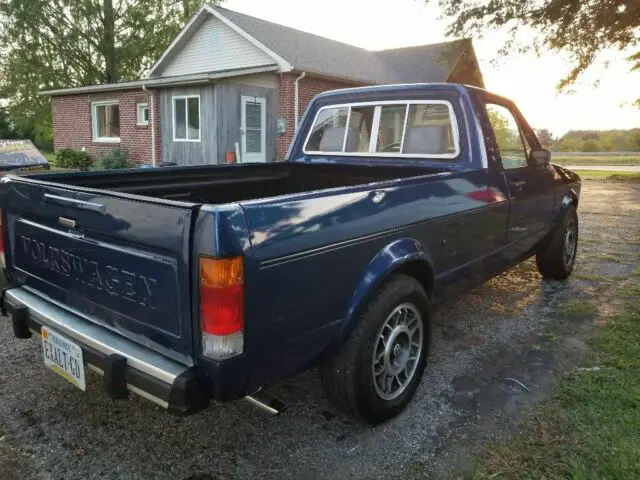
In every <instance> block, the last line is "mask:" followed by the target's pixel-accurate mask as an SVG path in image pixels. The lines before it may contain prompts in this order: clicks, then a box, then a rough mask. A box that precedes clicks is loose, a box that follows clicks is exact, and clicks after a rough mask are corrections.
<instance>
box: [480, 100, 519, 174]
mask: <svg viewBox="0 0 640 480" xmlns="http://www.w3.org/2000/svg"><path fill="white" fill-rule="evenodd" d="M486 107H487V115H488V117H489V122H490V123H491V127H492V128H493V132H494V135H495V137H496V144H497V146H498V150H499V153H500V158H501V160H502V167H503V168H505V169H512V168H522V167H526V166H527V165H528V164H527V157H528V150H529V148H528V146H527V145H526V143H525V140H524V139H523V137H522V135H521V134H520V128H519V127H518V122H517V121H516V119H515V117H514V116H513V113H511V111H510V110H509V109H508V108H506V107H503V106H501V105H495V104H487V105H486Z"/></svg>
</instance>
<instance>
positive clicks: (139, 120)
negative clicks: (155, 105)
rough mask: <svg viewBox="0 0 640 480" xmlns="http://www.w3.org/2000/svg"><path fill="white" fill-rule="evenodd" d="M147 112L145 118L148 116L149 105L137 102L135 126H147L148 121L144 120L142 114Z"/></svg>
mask: <svg viewBox="0 0 640 480" xmlns="http://www.w3.org/2000/svg"><path fill="white" fill-rule="evenodd" d="M144 110H147V117H148V116H149V104H148V103H147V102H138V103H136V125H138V126H143V127H145V126H147V125H149V119H148V118H147V120H145V119H144V114H142V112H143V111H144Z"/></svg>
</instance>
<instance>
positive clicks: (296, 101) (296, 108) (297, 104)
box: [293, 72, 307, 131]
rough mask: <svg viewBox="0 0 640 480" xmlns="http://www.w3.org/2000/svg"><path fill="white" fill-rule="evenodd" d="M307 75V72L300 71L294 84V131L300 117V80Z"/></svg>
mask: <svg viewBox="0 0 640 480" xmlns="http://www.w3.org/2000/svg"><path fill="white" fill-rule="evenodd" d="M306 76H307V72H302V73H301V74H300V76H299V77H298V78H296V80H295V82H293V85H294V92H295V93H294V107H293V108H294V112H295V113H294V119H295V120H294V131H297V130H298V123H299V118H300V80H302V79H303V78H304V77H306Z"/></svg>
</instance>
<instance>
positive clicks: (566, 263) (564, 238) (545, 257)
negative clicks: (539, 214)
mask: <svg viewBox="0 0 640 480" xmlns="http://www.w3.org/2000/svg"><path fill="white" fill-rule="evenodd" d="M550 235H551V236H550V238H549V239H548V241H547V243H546V245H545V246H544V247H543V248H542V249H541V250H540V251H539V252H538V254H537V255H536V264H537V265H538V271H539V272H540V273H541V274H542V276H543V277H544V278H549V279H553V280H564V279H565V278H567V277H568V276H569V275H571V272H572V270H573V265H574V264H575V261H576V253H577V251H578V214H577V213H576V208H575V207H574V206H573V205H572V206H570V207H569V208H568V209H567V211H566V212H565V214H564V217H563V218H562V222H560V224H559V225H558V227H557V228H556V229H555V230H554V231H553V232H552V233H551V234H550Z"/></svg>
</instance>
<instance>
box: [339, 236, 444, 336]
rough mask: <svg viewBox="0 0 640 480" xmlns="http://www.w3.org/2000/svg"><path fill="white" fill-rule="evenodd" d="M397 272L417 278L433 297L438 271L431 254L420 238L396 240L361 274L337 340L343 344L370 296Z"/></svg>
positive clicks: (374, 258) (375, 257)
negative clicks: (435, 268)
mask: <svg viewBox="0 0 640 480" xmlns="http://www.w3.org/2000/svg"><path fill="white" fill-rule="evenodd" d="M398 273H402V274H405V275H408V276H410V277H413V278H415V279H416V280H417V281H418V282H420V284H421V285H422V286H423V287H424V289H425V291H426V293H427V296H428V297H429V299H431V298H432V296H433V291H434V287H435V273H434V269H433V261H432V258H431V255H430V254H429V253H428V251H427V250H426V249H425V247H424V245H423V244H422V243H421V242H419V241H418V240H415V239H412V238H402V239H399V240H396V241H394V242H392V243H390V244H389V245H387V246H385V247H384V248H383V249H382V250H380V251H379V252H378V253H377V254H376V255H375V256H374V257H373V259H372V260H371V261H370V262H369V264H368V265H367V268H366V269H365V271H364V272H363V274H362V275H361V277H360V281H359V282H358V285H357V287H356V289H355V290H354V292H353V294H352V296H351V300H350V302H349V306H348V308H347V312H346V314H345V316H344V320H343V322H342V328H341V330H340V335H339V342H338V343H342V342H343V341H344V339H345V338H347V337H348V335H349V333H350V332H351V330H353V328H354V326H355V324H356V322H357V319H358V316H359V314H360V312H361V311H362V309H363V308H364V306H365V305H366V304H367V302H368V301H369V299H370V298H371V296H372V295H373V294H375V292H376V291H378V289H379V288H380V286H381V285H382V284H383V283H384V282H385V281H386V280H387V279H388V278H389V277H391V276H392V275H394V274H398Z"/></svg>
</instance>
